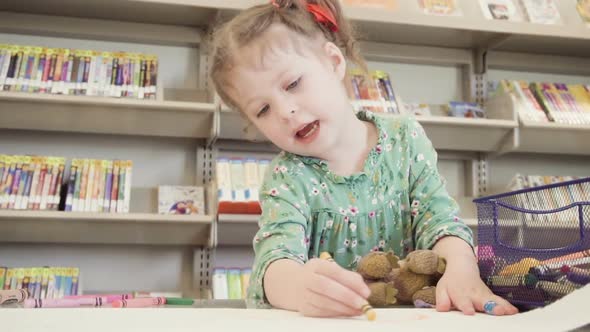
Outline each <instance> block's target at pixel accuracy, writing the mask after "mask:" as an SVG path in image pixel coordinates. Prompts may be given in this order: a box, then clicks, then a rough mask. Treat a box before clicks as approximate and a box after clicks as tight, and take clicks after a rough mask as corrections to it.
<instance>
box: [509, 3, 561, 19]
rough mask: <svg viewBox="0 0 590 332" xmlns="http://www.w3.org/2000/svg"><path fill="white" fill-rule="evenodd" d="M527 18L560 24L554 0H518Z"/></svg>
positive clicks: (559, 16)
mask: <svg viewBox="0 0 590 332" xmlns="http://www.w3.org/2000/svg"><path fill="white" fill-rule="evenodd" d="M519 1H520V4H521V6H522V8H523V12H524V13H525V15H526V17H527V19H528V21H529V22H531V23H538V24H562V23H563V21H562V19H561V15H560V14H559V9H558V8H557V4H556V2H555V0H519ZM561 1H563V0H561Z"/></svg>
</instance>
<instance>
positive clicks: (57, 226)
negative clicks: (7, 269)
mask: <svg viewBox="0 0 590 332" xmlns="http://www.w3.org/2000/svg"><path fill="white" fill-rule="evenodd" d="M212 222H213V217H212V216H200V215H199V216H175V215H159V214H148V213H121V214H117V213H90V212H63V211H14V210H0V242H11V243H14V242H16V243H76V244H144V245H193V246H206V245H207V244H208V241H209V236H210V229H211V224H212Z"/></svg>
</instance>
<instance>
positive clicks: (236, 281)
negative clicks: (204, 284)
mask: <svg viewBox="0 0 590 332" xmlns="http://www.w3.org/2000/svg"><path fill="white" fill-rule="evenodd" d="M251 274H252V270H251V269H249V268H244V269H242V268H224V267H216V268H214V269H213V277H212V278H211V279H212V280H211V281H212V282H211V284H212V285H213V298H214V299H215V300H240V299H245V298H246V292H247V290H248V286H249V283H250V275H251Z"/></svg>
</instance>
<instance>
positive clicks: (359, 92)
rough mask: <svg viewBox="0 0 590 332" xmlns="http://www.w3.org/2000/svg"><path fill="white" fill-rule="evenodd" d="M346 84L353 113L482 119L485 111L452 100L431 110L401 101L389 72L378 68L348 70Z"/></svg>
mask: <svg viewBox="0 0 590 332" xmlns="http://www.w3.org/2000/svg"><path fill="white" fill-rule="evenodd" d="M345 87H346V91H347V94H348V97H349V99H350V100H351V105H352V107H353V109H354V111H355V112H359V111H361V110H366V111H371V112H377V113H394V114H404V113H409V114H414V115H422V116H425V115H433V113H440V114H437V115H442V116H454V117H463V118H485V112H484V110H483V109H482V108H481V107H480V106H479V105H477V104H475V103H468V102H462V101H451V102H449V103H448V104H447V105H444V106H443V110H442V112H433V111H432V110H431V106H430V105H428V104H423V103H405V102H401V101H400V100H399V99H398V97H397V96H396V93H395V92H394V89H393V86H392V84H391V79H390V76H389V74H388V73H386V72H384V71H381V70H372V71H370V72H368V73H366V72H364V71H362V70H360V69H356V68H355V69H351V70H349V71H348V75H347V79H346V80H345ZM400 102H401V103H402V105H400V104H399V103H400Z"/></svg>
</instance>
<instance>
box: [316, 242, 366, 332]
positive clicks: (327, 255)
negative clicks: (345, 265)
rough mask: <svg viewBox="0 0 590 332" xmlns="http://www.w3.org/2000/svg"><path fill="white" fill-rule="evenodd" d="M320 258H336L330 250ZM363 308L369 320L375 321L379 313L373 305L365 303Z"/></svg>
mask: <svg viewBox="0 0 590 332" xmlns="http://www.w3.org/2000/svg"><path fill="white" fill-rule="evenodd" d="M320 259H323V260H327V261H330V262H334V259H333V258H332V256H331V255H330V254H329V253H328V252H325V251H324V252H322V253H321V254H320ZM361 310H362V312H363V314H365V316H367V319H368V320H371V321H373V320H375V319H376V318H377V313H376V312H375V310H373V307H372V306H371V305H370V304H369V303H365V304H363V306H362V307H361Z"/></svg>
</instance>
